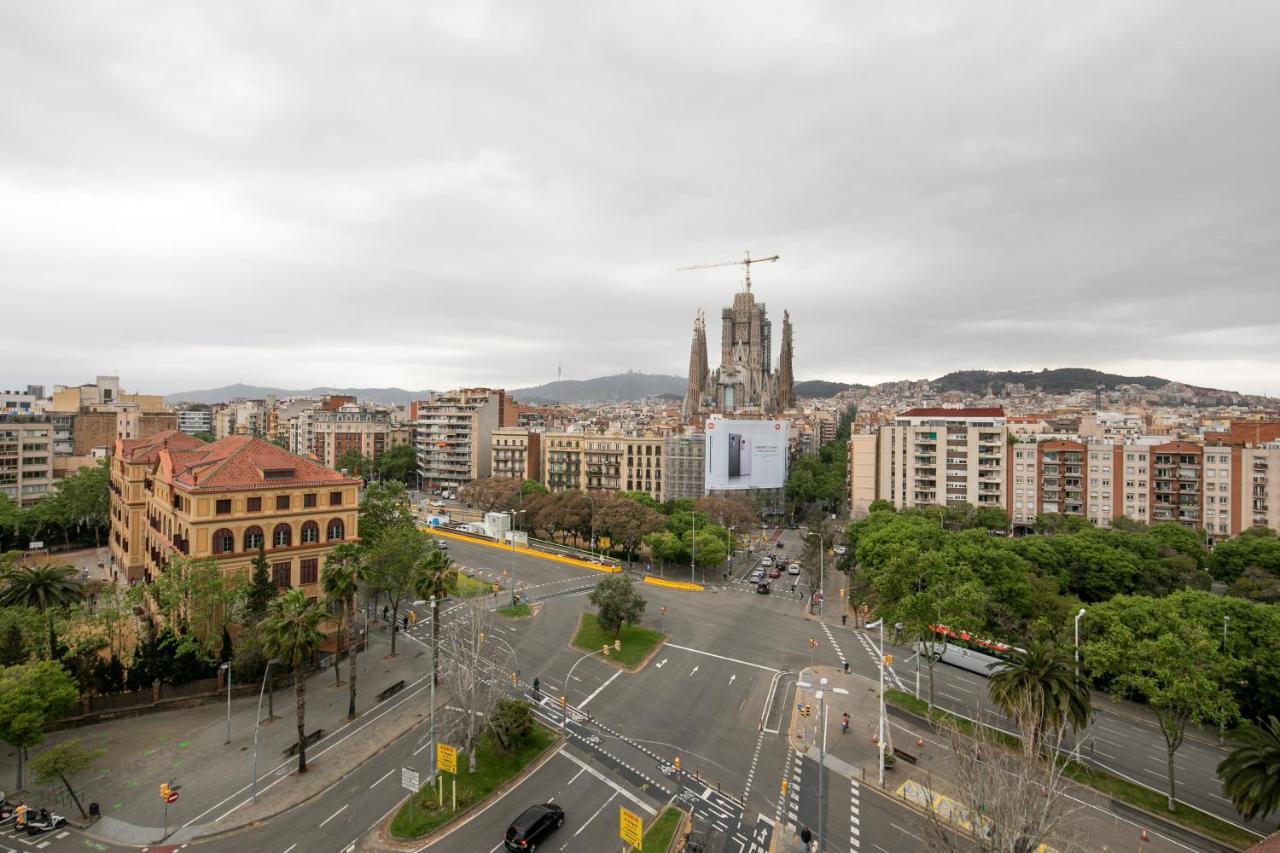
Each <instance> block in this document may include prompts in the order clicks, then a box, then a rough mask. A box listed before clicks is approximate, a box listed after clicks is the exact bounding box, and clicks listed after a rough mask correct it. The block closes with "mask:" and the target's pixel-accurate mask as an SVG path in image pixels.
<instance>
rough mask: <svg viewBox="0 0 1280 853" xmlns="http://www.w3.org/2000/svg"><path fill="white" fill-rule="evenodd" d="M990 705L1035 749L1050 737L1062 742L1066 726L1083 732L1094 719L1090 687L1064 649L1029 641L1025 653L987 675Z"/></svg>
mask: <svg viewBox="0 0 1280 853" xmlns="http://www.w3.org/2000/svg"><path fill="white" fill-rule="evenodd" d="M988 689H989V693H990V696H991V701H992V702H994V703H995V704H996V705H997V706H998V707H999V708H1001V709H1002V710H1003V711H1004V712H1005V713H1006V714H1008V715H1009V716H1011V717H1013V719H1014V720H1015V722H1017V724H1018V727H1019V728H1020V729H1021V730H1022V731H1023V733H1024V734H1025V735H1027V736H1028V737H1029V738H1030V740H1031V743H1030V744H1029V745H1030V746H1035V747H1038V746H1039V745H1040V744H1041V743H1042V742H1043V741H1044V739H1045V737H1046V736H1047V735H1049V734H1053V735H1054V736H1055V737H1056V738H1057V739H1059V740H1060V739H1061V738H1062V733H1063V731H1064V730H1065V729H1066V728H1067V726H1068V725H1071V726H1073V727H1074V728H1076V729H1081V728H1084V727H1085V726H1086V725H1088V723H1089V718H1090V716H1092V714H1093V706H1092V701H1091V699H1090V696H1089V682H1088V680H1087V679H1086V678H1085V677H1084V675H1082V674H1081V673H1080V672H1079V671H1078V670H1077V669H1076V667H1075V662H1074V661H1073V660H1072V657H1071V655H1070V654H1069V653H1068V652H1067V651H1066V650H1065V649H1063V648H1062V647H1060V646H1054V645H1051V644H1049V643H1047V642H1044V641H1042V640H1031V641H1029V642H1028V643H1027V648H1026V651H1024V652H1022V653H1021V654H1016V655H1015V656H1014V658H1013V660H1012V661H1010V662H1009V663H1007V664H1005V665H1003V666H1002V667H1000V668H999V669H997V670H996V671H995V672H993V673H992V675H991V682H990V687H989V688H988Z"/></svg>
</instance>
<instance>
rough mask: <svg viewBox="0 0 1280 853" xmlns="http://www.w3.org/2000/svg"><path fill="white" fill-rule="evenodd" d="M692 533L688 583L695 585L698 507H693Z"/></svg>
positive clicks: (690, 537)
mask: <svg viewBox="0 0 1280 853" xmlns="http://www.w3.org/2000/svg"><path fill="white" fill-rule="evenodd" d="M691 517H692V518H693V533H692V534H690V536H689V583H697V582H698V580H697V575H696V574H695V573H694V571H695V570H694V566H696V565H697V564H698V507H697V505H696V504H695V505H694V507H693V513H692V516H691Z"/></svg>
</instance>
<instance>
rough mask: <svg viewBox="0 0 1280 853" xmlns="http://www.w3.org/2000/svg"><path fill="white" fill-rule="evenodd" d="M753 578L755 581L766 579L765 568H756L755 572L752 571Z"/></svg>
mask: <svg viewBox="0 0 1280 853" xmlns="http://www.w3.org/2000/svg"><path fill="white" fill-rule="evenodd" d="M751 579H752V580H753V581H762V580H764V569H756V570H755V571H754V572H752V573H751Z"/></svg>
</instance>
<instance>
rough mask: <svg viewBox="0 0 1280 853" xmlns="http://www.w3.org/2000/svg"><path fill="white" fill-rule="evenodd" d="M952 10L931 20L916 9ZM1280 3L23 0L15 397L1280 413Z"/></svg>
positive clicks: (0, 261)
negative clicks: (788, 329) (349, 390)
mask: <svg viewBox="0 0 1280 853" xmlns="http://www.w3.org/2000/svg"><path fill="white" fill-rule="evenodd" d="M930 6H932V8H930ZM1278 93H1280V3H1276V2H1274V0H1267V2H1256V3H1249V2H1231V3H1205V2H1187V3H1175V2H1169V1H1168V0H1160V1H1159V2H1129V3H1124V2H1115V0H1109V2H1100V3H1087V2H1074V3H1062V2H1052V3H1037V2H1028V0H1010V2H1005V3H996V2H986V3H962V2H956V0H942V2H938V3H935V4H926V3H914V2H913V3H897V2H884V3H880V4H876V5H872V4H864V3H849V2H833V3H828V4H821V3H799V2H792V3H759V4H753V3H745V2H732V3H729V2H726V3H722V4H718V5H710V4H695V3H689V2H676V3H669V4H666V3H655V2H644V3H627V4H623V3H601V2H598V0H584V2H581V3H559V2H538V3H505V4H494V5H486V4H482V3H475V2H470V3H463V4H450V3H445V2H438V0H432V2H428V3H424V2H405V3H392V2H384V3H377V2H316V0H311V2H306V3H296V4H295V3H287V2H270V3H262V2H243V3H241V2H226V0H219V2H216V3H212V2H200V3H179V2H172V0H165V2H154V0H152V2H146V3H141V2H139V3H112V2H94V3H84V2H74V3H72V2H67V3H63V2H52V1H51V0H38V2H37V0H31V2H16V0H14V2H8V0H5V2H2V3H0V105H2V106H0V286H2V291H3V296H4V299H3V303H0V304H3V312H2V313H3V316H4V318H5V322H4V323H3V331H2V332H0V387H11V386H17V385H24V384H26V383H28V382H43V383H46V384H52V383H66V384H77V383H80V382H86V381H91V380H92V378H93V376H95V375H96V374H99V373H112V372H118V373H119V374H120V375H121V379H122V382H123V384H124V385H125V387H126V388H128V389H129V390H140V391H145V392H155V393H159V392H171V391H178V390H186V389H194V388H204V387H210V386H215V385H222V384H226V383H230V382H236V381H244V382H248V383H253V384H264V385H277V386H283V387H309V386H312V385H322V384H329V385H353V386H383V385H399V386H401V387H405V388H412V389H421V388H444V387H454V386H458V385H463V384H493V385H505V386H507V387H519V386H524V385H532V384H538V383H541V382H544V381H548V380H551V379H554V378H555V376H556V366H557V364H558V363H563V366H564V367H563V369H564V376H565V378H588V377H592V376H598V375H603V374H606V373H613V372H617V371H622V370H627V369H635V370H642V371H645V372H666V373H676V374H684V372H685V371H686V369H687V365H688V358H689V334H690V328H691V325H692V321H693V317H694V314H695V312H696V311H697V309H698V308H700V307H701V308H704V309H706V311H707V314H708V317H709V324H710V335H709V337H710V338H711V341H712V350H713V352H712V353H711V359H712V361H713V362H715V361H718V348H717V347H716V346H715V342H716V340H717V339H718V336H719V316H718V315H719V309H720V307H721V306H722V305H725V304H728V302H729V300H730V299H731V297H732V294H733V292H734V291H735V290H737V289H738V288H739V287H740V281H741V276H740V271H739V270H737V269H735V268H733V267H727V268H723V269H714V270H704V271H696V272H679V273H677V272H676V271H675V269H676V267H678V266H682V265H686V264H695V263H705V262H710V261H717V260H725V259H729V258H732V257H735V256H738V255H739V254H740V253H741V252H742V250H744V249H751V250H752V251H753V252H755V253H757V254H760V255H763V254H773V253H778V254H781V255H782V260H781V261H780V262H778V263H777V264H772V265H761V266H758V267H756V272H755V274H754V279H755V290H756V293H757V295H758V298H760V299H762V300H764V301H765V302H766V303H767V305H768V307H769V310H770V316H771V317H772V318H773V320H774V324H775V337H779V335H778V334H777V330H778V329H780V327H781V320H782V309H783V308H788V309H790V311H791V315H792V319H793V322H794V325H795V341H796V343H795V350H796V355H795V365H796V368H795V369H796V374H797V376H798V377H799V378H801V379H819V378H820V379H833V380H849V381H863V382H878V381H884V380H887V379H898V378H920V377H925V376H937V375H940V374H943V373H946V372H948V371H950V370H953V369H961V368H993V369H1004V368H1036V369H1038V368H1041V367H1059V366H1086V367H1096V368H1101V369H1110V370H1116V371H1121V372H1132V373H1153V374H1157V375H1161V376H1166V377H1169V378H1174V379H1181V380H1185V381H1191V382H1195V383H1198V384H1204V385H1211V386H1217V387H1228V388H1233V389H1240V390H1246V391H1255V392H1267V391H1271V392H1276V393H1280V374H1278V373H1277V371H1276V369H1275V368H1276V364H1277V360H1278V358H1277V357H1278V356H1280V335H1278V334H1277V324H1278V323H1280V101H1278V100H1277V98H1278V97H1280V94H1278Z"/></svg>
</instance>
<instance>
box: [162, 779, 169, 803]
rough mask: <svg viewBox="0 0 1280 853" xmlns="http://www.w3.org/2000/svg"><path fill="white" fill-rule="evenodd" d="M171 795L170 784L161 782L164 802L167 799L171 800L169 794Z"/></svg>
mask: <svg viewBox="0 0 1280 853" xmlns="http://www.w3.org/2000/svg"><path fill="white" fill-rule="evenodd" d="M170 793H171V791H170V789H169V783H168V782H161V783H160V799H162V800H167V799H169V794H170Z"/></svg>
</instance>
